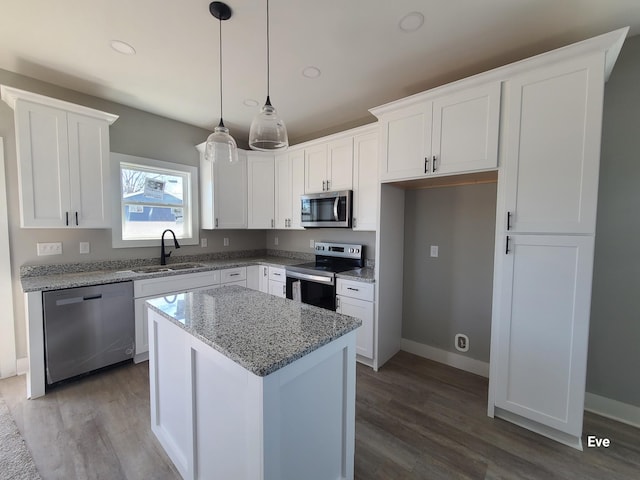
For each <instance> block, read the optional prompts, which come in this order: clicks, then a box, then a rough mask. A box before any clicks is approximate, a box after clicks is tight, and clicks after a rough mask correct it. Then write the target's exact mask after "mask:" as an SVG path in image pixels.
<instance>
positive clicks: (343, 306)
mask: <svg viewBox="0 0 640 480" xmlns="http://www.w3.org/2000/svg"><path fill="white" fill-rule="evenodd" d="M337 299H338V304H339V308H338V313H342V314H343V315H349V316H350V317H355V318H359V319H360V320H362V326H361V327H360V328H358V331H357V337H356V353H357V354H358V355H362V356H363V357H366V358H373V315H374V312H373V302H366V301H364V300H358V299H356V298H349V297H344V296H342V295H338V297H337Z"/></svg>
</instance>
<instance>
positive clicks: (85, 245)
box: [80, 242, 91, 254]
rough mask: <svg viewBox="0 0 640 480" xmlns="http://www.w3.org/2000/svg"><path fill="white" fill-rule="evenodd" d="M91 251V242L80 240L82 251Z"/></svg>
mask: <svg viewBox="0 0 640 480" xmlns="http://www.w3.org/2000/svg"><path fill="white" fill-rule="evenodd" d="M90 251H91V245H90V244H89V242H80V253H83V254H84V253H89V252H90Z"/></svg>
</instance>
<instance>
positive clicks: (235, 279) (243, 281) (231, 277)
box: [220, 267, 247, 287]
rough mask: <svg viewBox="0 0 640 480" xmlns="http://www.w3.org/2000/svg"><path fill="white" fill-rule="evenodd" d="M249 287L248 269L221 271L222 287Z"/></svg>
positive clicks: (239, 268)
mask: <svg viewBox="0 0 640 480" xmlns="http://www.w3.org/2000/svg"><path fill="white" fill-rule="evenodd" d="M226 285H240V286H241V287H246V286H247V267H236V268H225V269H224V270H220V286H226Z"/></svg>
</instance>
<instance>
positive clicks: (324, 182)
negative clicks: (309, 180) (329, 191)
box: [322, 180, 327, 192]
mask: <svg viewBox="0 0 640 480" xmlns="http://www.w3.org/2000/svg"><path fill="white" fill-rule="evenodd" d="M326 183H327V182H326V181H325V180H322V191H323V192H324V191H325V184H326Z"/></svg>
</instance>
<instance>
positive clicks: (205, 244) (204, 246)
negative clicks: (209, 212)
mask: <svg viewBox="0 0 640 480" xmlns="http://www.w3.org/2000/svg"><path fill="white" fill-rule="evenodd" d="M207 245H208V242H207V239H206V238H201V239H200V246H201V247H202V248H206V247H207Z"/></svg>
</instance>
